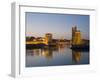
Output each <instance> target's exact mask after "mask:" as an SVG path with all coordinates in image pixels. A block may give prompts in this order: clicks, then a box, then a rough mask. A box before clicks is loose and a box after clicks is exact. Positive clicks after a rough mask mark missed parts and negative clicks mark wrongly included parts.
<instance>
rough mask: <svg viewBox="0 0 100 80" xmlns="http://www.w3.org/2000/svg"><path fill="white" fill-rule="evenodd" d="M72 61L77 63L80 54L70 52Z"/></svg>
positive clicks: (78, 52)
mask: <svg viewBox="0 0 100 80" xmlns="http://www.w3.org/2000/svg"><path fill="white" fill-rule="evenodd" d="M72 60H73V62H74V63H77V64H78V63H79V62H80V60H81V52H80V51H74V50H73V51H72Z"/></svg>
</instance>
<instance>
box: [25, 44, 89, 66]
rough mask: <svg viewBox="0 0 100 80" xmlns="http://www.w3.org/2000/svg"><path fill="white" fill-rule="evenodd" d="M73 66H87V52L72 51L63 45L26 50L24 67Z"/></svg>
mask: <svg viewBox="0 0 100 80" xmlns="http://www.w3.org/2000/svg"><path fill="white" fill-rule="evenodd" d="M48 60H49V61H48ZM73 64H89V52H82V51H74V50H72V49H70V48H69V46H65V45H63V46H62V45H59V46H57V47H46V48H42V49H40V48H38V49H27V50H26V67H34V66H55V65H73Z"/></svg>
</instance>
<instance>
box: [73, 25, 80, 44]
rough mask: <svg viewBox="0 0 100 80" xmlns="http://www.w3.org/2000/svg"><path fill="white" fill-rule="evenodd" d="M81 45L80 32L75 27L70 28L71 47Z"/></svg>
mask: <svg viewBox="0 0 100 80" xmlns="http://www.w3.org/2000/svg"><path fill="white" fill-rule="evenodd" d="M80 44H81V32H80V31H79V30H77V27H76V26H75V27H73V28H72V45H80Z"/></svg>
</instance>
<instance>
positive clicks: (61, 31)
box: [25, 12, 89, 39]
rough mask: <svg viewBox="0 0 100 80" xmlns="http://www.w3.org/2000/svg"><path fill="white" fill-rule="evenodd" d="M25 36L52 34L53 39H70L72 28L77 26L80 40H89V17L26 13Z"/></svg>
mask: <svg viewBox="0 0 100 80" xmlns="http://www.w3.org/2000/svg"><path fill="white" fill-rule="evenodd" d="M25 17H26V36H34V37H44V36H45V33H52V34H53V38H65V39H71V37H72V27H73V26H75V25H76V26H77V28H78V30H80V31H81V35H82V38H84V39H89V16H88V15H75V14H54V13H52V14H51V13H31V12H26V16H25Z"/></svg>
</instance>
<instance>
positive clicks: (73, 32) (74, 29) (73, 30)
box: [72, 26, 77, 44]
mask: <svg viewBox="0 0 100 80" xmlns="http://www.w3.org/2000/svg"><path fill="white" fill-rule="evenodd" d="M76 31H77V27H76V26H75V27H72V44H73V41H74V38H75V32H76Z"/></svg>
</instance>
